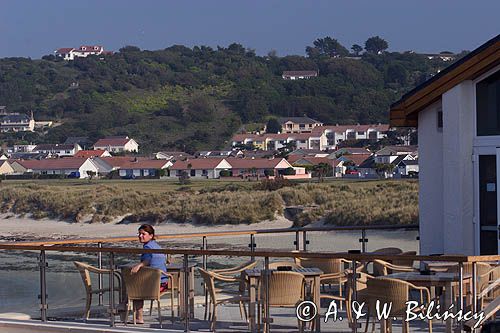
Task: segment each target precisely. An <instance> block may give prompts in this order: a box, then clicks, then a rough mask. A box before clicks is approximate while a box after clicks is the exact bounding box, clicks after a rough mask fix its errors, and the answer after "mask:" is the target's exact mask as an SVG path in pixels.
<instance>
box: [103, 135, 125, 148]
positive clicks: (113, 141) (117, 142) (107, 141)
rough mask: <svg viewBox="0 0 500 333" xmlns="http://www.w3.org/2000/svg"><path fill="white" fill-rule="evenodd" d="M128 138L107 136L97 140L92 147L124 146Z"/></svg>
mask: <svg viewBox="0 0 500 333" xmlns="http://www.w3.org/2000/svg"><path fill="white" fill-rule="evenodd" d="M130 140H132V139H130V138H129V137H127V136H125V137H123V136H122V137H108V138H104V139H99V140H97V142H96V143H94V147H109V146H125V145H126V144H127V143H128V142H129V141H130Z"/></svg>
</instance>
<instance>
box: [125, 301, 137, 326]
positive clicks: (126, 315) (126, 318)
mask: <svg viewBox="0 0 500 333" xmlns="http://www.w3.org/2000/svg"><path fill="white" fill-rule="evenodd" d="M131 303H132V302H131V301H130V300H128V303H127V310H125V326H127V322H128V314H129V312H130V307H131V306H133V305H132V304H131ZM132 314H133V315H134V319H135V314H134V311H132Z"/></svg>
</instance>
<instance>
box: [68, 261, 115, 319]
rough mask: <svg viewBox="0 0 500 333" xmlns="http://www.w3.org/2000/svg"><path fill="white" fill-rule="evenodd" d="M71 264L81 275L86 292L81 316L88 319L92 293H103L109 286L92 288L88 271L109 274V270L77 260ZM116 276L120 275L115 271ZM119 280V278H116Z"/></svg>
mask: <svg viewBox="0 0 500 333" xmlns="http://www.w3.org/2000/svg"><path fill="white" fill-rule="evenodd" d="M73 264H75V266H76V269H78V272H80V275H81V277H82V281H83V285H84V287H85V291H86V293H87V297H86V303H85V312H84V313H83V318H84V319H86V320H87V319H89V316H90V305H91V304H92V295H94V294H100V293H105V292H109V288H101V289H94V288H93V287H92V280H91V278H90V273H95V274H108V275H109V274H111V270H109V269H102V268H97V267H94V266H91V265H88V264H84V263H83V262H79V261H74V262H73ZM115 274H116V276H117V277H118V278H119V277H120V276H119V275H118V272H115ZM118 281H119V282H120V280H118ZM120 289H121V288H120V287H116V288H114V290H115V291H118V292H119V291H120Z"/></svg>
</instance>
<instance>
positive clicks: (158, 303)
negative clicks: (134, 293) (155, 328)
mask: <svg viewBox="0 0 500 333" xmlns="http://www.w3.org/2000/svg"><path fill="white" fill-rule="evenodd" d="M152 302H153V301H151V303H152ZM156 305H157V306H158V320H159V321H160V329H161V328H162V322H161V309H160V300H159V299H158V300H156Z"/></svg>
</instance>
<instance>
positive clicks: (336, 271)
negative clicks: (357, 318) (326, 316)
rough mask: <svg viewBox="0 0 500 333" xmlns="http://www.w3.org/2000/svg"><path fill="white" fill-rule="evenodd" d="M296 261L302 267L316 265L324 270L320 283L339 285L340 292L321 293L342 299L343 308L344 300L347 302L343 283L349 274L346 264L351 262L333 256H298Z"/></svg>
mask: <svg viewBox="0 0 500 333" xmlns="http://www.w3.org/2000/svg"><path fill="white" fill-rule="evenodd" d="M295 261H296V263H297V264H299V265H300V266H302V267H316V268H319V269H320V270H322V271H323V274H321V276H320V283H321V285H322V286H324V285H332V284H333V285H337V286H338V288H339V294H338V296H337V295H331V294H321V297H323V298H329V299H335V300H338V301H340V309H342V302H345V297H344V296H343V285H344V283H345V282H346V281H347V276H346V274H345V270H344V264H346V263H347V264H348V263H350V261H348V260H345V259H332V258H325V259H323V258H300V257H299V258H296V259H295Z"/></svg>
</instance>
